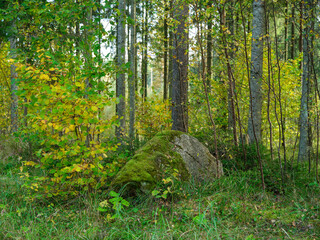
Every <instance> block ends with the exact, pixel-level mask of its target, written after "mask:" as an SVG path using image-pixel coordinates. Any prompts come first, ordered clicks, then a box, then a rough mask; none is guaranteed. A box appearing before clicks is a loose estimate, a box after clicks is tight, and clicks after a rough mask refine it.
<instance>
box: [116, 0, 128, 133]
mask: <svg viewBox="0 0 320 240" xmlns="http://www.w3.org/2000/svg"><path fill="white" fill-rule="evenodd" d="M125 6H126V4H125V0H120V1H119V6H118V8H119V10H120V16H119V18H118V24H117V66H118V74H117V79H116V97H117V98H118V99H119V103H118V104H117V105H116V114H117V116H118V118H119V122H120V126H119V127H117V128H116V137H117V138H118V139H120V138H121V137H122V136H123V135H124V131H125V122H126V121H125V112H126V111H125V109H126V102H125V93H126V91H125V90H126V87H125V74H124V72H123V71H122V67H123V65H124V63H125V41H126V32H125V21H124V15H125Z"/></svg>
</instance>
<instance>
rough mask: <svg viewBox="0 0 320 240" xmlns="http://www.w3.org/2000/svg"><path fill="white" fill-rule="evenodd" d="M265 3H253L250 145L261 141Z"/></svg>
mask: <svg viewBox="0 0 320 240" xmlns="http://www.w3.org/2000/svg"><path fill="white" fill-rule="evenodd" d="M264 11H265V8H264V1H262V0H254V1H253V9H252V13H253V19H252V48H251V70H250V73H251V75H250V108H249V112H250V113H249V122H248V135H249V141H250V143H254V142H255V141H256V140H257V141H258V142H259V141H260V140H261V109H262V92H261V83H262V66H263V36H264V34H265V13H264Z"/></svg>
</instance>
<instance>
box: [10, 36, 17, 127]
mask: <svg viewBox="0 0 320 240" xmlns="http://www.w3.org/2000/svg"><path fill="white" fill-rule="evenodd" d="M16 44H17V39H16V37H15V36H12V37H11V38H10V51H11V58H12V59H15V58H16V53H15V51H16ZM16 68H17V67H16V65H15V64H14V63H12V64H11V67H10V80H11V132H16V131H17V130H18V96H17V90H18V85H17V79H18V74H17V71H16Z"/></svg>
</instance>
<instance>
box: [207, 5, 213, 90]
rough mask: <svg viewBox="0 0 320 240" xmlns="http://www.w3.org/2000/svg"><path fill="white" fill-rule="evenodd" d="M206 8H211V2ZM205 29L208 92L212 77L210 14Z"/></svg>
mask: <svg viewBox="0 0 320 240" xmlns="http://www.w3.org/2000/svg"><path fill="white" fill-rule="evenodd" d="M208 7H209V8H210V7H212V3H211V2H209V5H208ZM207 28H208V29H207V89H208V92H210V89H211V75H212V14H210V16H209V19H208V23H207Z"/></svg>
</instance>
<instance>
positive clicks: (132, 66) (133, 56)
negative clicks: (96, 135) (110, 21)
mask: <svg viewBox="0 0 320 240" xmlns="http://www.w3.org/2000/svg"><path fill="white" fill-rule="evenodd" d="M131 19H132V20H133V24H131V26H130V27H131V45H130V77H129V111H130V112H129V138H130V140H131V141H133V139H134V133H135V127H134V123H135V90H136V86H135V78H136V75H135V73H136V69H135V65H136V1H135V0H131Z"/></svg>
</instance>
